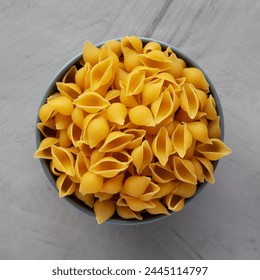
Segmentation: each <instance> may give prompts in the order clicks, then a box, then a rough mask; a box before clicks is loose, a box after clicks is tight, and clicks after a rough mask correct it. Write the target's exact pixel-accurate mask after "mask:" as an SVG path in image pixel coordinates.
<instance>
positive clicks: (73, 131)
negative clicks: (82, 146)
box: [67, 123, 81, 147]
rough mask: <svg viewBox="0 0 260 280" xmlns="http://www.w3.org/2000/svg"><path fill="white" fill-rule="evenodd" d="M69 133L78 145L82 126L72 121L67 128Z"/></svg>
mask: <svg viewBox="0 0 260 280" xmlns="http://www.w3.org/2000/svg"><path fill="white" fill-rule="evenodd" d="M67 134H68V137H69V139H70V140H71V141H72V143H73V145H74V147H78V141H79V140H80V137H81V128H80V127H78V126H77V125H76V124H75V123H71V124H70V125H69V126H68V128H67Z"/></svg>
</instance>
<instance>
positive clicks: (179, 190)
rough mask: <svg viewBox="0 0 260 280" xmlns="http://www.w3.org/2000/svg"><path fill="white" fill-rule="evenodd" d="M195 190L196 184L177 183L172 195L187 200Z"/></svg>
mask: <svg viewBox="0 0 260 280" xmlns="http://www.w3.org/2000/svg"><path fill="white" fill-rule="evenodd" d="M196 190H197V185H196V184H190V183H186V182H179V183H178V184H177V186H176V188H175V189H174V190H173V192H172V193H173V194H175V195H178V196H180V197H184V198H189V197H192V196H193V195H194V194H195V193H196Z"/></svg>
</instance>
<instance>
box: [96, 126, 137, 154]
mask: <svg viewBox="0 0 260 280" xmlns="http://www.w3.org/2000/svg"><path fill="white" fill-rule="evenodd" d="M133 138H134V135H133V134H128V133H124V132H121V131H113V132H111V133H110V134H109V135H108V136H107V138H106V139H105V142H104V144H103V145H102V146H101V148H100V149H99V151H100V152H119V151H121V150H123V149H124V148H125V146H126V145H127V144H129V143H130V142H131V140H132V139H133Z"/></svg>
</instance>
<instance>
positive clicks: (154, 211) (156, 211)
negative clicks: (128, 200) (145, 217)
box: [146, 199, 170, 215]
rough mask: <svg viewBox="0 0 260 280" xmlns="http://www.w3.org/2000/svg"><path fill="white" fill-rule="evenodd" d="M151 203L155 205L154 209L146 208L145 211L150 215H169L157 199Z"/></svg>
mask: <svg viewBox="0 0 260 280" xmlns="http://www.w3.org/2000/svg"><path fill="white" fill-rule="evenodd" d="M152 203H154V204H155V207H154V208H147V209H146V211H147V212H148V213H150V214H152V215H160V214H163V215H170V213H169V212H168V210H167V209H166V207H165V206H164V205H163V204H162V203H161V202H160V201H159V200H157V199H153V200H152Z"/></svg>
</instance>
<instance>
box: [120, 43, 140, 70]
mask: <svg viewBox="0 0 260 280" xmlns="http://www.w3.org/2000/svg"><path fill="white" fill-rule="evenodd" d="M123 54H124V68H125V69H126V71H127V72H129V73H130V72H132V71H133V70H134V69H135V68H136V67H138V66H141V65H142V63H141V62H140V61H139V60H138V53H137V52H136V51H133V50H131V49H129V48H124V49H123Z"/></svg>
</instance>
